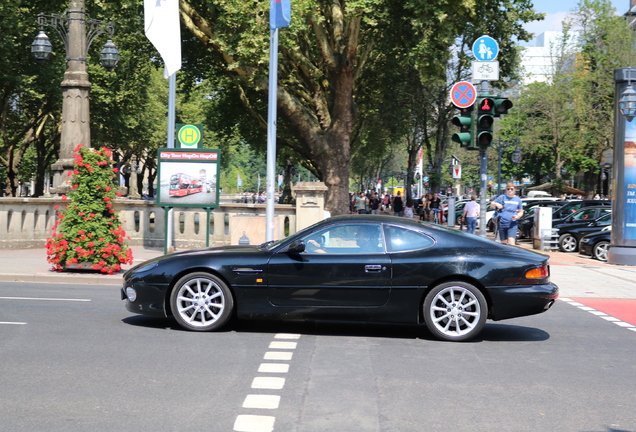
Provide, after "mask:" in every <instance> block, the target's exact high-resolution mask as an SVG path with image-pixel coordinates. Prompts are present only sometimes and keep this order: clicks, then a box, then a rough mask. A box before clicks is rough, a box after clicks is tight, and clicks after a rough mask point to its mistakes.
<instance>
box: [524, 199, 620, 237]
mask: <svg viewBox="0 0 636 432" xmlns="http://www.w3.org/2000/svg"><path fill="white" fill-rule="evenodd" d="M589 206H596V207H598V206H604V207H608V208H611V207H612V202H611V201H605V200H576V201H568V202H567V203H566V204H563V205H562V206H561V207H558V208H555V209H554V211H553V212H552V227H553V228H554V227H556V225H558V224H560V223H563V222H564V221H565V218H567V217H568V216H570V215H571V214H572V213H575V212H576V211H577V210H578V209H580V208H583V207H589ZM519 230H521V231H522V233H523V235H524V237H527V238H530V239H534V217H532V218H528V219H527V220H525V221H524V222H523V223H520V224H519Z"/></svg>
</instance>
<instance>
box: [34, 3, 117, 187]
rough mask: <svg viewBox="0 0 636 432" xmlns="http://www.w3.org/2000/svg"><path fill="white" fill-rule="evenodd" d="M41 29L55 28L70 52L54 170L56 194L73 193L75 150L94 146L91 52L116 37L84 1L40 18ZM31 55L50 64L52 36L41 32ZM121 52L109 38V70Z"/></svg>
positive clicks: (105, 58)
mask: <svg viewBox="0 0 636 432" xmlns="http://www.w3.org/2000/svg"><path fill="white" fill-rule="evenodd" d="M38 25H39V26H40V29H42V28H44V27H52V28H53V29H55V31H56V32H57V33H58V34H59V35H60V38H61V39H62V41H63V42H64V48H65V50H66V71H65V72H64V80H63V81H62V84H61V86H62V136H61V139H60V158H59V159H58V161H57V162H55V163H54V164H53V165H52V166H51V169H52V171H53V173H54V174H53V188H52V189H51V192H53V193H58V194H62V193H66V192H67V191H68V190H69V186H68V173H69V172H70V171H72V170H73V161H74V159H73V151H74V150H75V148H76V147H77V146H78V145H79V144H83V145H85V146H88V147H90V145H91V132H90V106H89V90H90V86H91V83H90V82H89V80H88V73H87V71H86V57H87V52H88V49H89V48H90V46H91V43H92V42H93V40H94V39H95V37H97V36H99V35H102V34H104V33H107V34H108V35H112V34H113V33H114V32H115V28H114V26H113V24H112V23H105V22H102V21H97V20H93V19H91V18H90V16H89V15H88V14H87V13H86V12H85V6H84V0H70V1H69V10H67V11H66V12H65V13H64V14H63V15H58V14H53V15H44V14H39V15H38ZM31 53H32V54H33V56H34V57H35V59H36V60H37V61H38V62H40V63H44V62H46V61H47V60H48V59H49V58H50V57H51V55H52V53H53V47H52V45H51V42H50V41H49V38H48V36H47V35H46V33H44V31H43V30H40V32H39V34H38V35H37V36H36V38H35V40H34V41H33V43H32V44H31ZM119 57H120V56H119V51H117V47H116V46H115V44H114V43H113V41H112V40H110V39H108V41H107V42H106V44H105V45H104V47H103V49H102V50H101V53H100V61H101V63H102V65H103V66H104V67H105V68H106V70H108V71H112V70H113V68H114V67H115V65H117V62H118V61H119Z"/></svg>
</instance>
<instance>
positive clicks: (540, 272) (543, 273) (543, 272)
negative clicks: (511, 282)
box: [526, 265, 550, 279]
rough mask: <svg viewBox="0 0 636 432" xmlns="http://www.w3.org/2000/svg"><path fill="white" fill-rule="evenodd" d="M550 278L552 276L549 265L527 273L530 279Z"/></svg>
mask: <svg viewBox="0 0 636 432" xmlns="http://www.w3.org/2000/svg"><path fill="white" fill-rule="evenodd" d="M549 276H550V267H549V266H547V265H546V266H542V267H539V268H535V269H532V270H528V271H527V272H526V278H528V279H543V278H547V277H549Z"/></svg>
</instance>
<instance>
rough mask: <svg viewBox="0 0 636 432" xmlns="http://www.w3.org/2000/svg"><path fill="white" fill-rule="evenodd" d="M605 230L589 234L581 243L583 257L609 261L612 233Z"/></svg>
mask: <svg viewBox="0 0 636 432" xmlns="http://www.w3.org/2000/svg"><path fill="white" fill-rule="evenodd" d="M608 228H611V225H610V226H609V227H606V228H603V229H602V230H601V231H598V232H594V233H592V234H587V235H585V236H583V238H582V239H581V240H580V241H579V253H580V254H582V255H591V256H592V257H594V258H596V259H597V260H599V261H604V262H605V261H607V252H608V251H609V245H610V241H611V237H612V231H611V230H610V229H608Z"/></svg>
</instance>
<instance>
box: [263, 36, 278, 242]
mask: <svg viewBox="0 0 636 432" xmlns="http://www.w3.org/2000/svg"><path fill="white" fill-rule="evenodd" d="M277 84H278V28H276V29H274V30H271V34H270V42H269V94H268V102H267V103H268V109H267V196H266V201H265V240H266V241H272V240H274V205H275V201H274V185H275V184H276V178H275V176H276V104H277V100H278V98H277V97H276V96H277V95H276V93H277V91H278V88H277Z"/></svg>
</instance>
